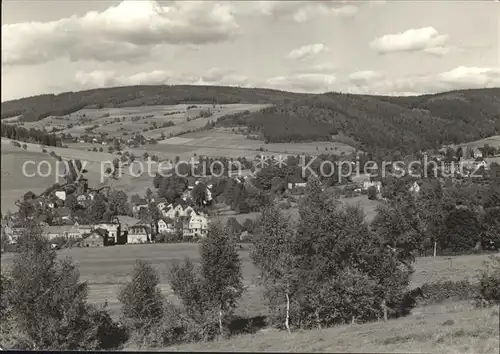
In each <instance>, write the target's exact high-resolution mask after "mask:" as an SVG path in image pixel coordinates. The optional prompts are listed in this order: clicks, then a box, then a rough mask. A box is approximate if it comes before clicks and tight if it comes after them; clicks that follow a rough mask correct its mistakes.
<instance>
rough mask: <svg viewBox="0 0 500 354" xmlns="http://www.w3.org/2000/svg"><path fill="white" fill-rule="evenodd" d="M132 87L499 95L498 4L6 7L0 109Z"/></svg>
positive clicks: (18, 2) (14, 2) (73, 2)
mask: <svg viewBox="0 0 500 354" xmlns="http://www.w3.org/2000/svg"><path fill="white" fill-rule="evenodd" d="M137 84H209V85H238V86H248V87H269V88H277V89H284V90H290V91H296V92H325V91H343V92H352V93H373V94H389V95H394V94H418V93H426V92H437V91H445V90H450V89H458V88H482V87H500V3H498V2H494V1H487V2H480V1H468V2H452V1H441V2H439V1H432V2H424V1H413V2H409V1H408V2H407V1H393V2H391V1H370V2H360V1H315V2H311V1H309V2H299V1H293V2H285V1H277V2H273V1H260V2H257V1H253V2H243V1H222V2H212V1H197V2H190V1H163V2H162V1H148V0H141V1H130V0H129V1H122V2H120V1H105V0H100V1H77V0H70V1H68V0H66V1H60V0H54V1H43V0H37V1H35V0H29V1H22V0H10V1H2V101H5V100H9V99H14V98H20V97H25V96H31V95H36V94H42V93H58V92H64V91H77V90H82V89H88V88H96V87H109V86H121V85H137Z"/></svg>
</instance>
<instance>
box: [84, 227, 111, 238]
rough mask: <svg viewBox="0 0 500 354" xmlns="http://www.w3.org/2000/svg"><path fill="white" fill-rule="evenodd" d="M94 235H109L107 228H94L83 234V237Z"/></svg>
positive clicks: (105, 236) (103, 236)
mask: <svg viewBox="0 0 500 354" xmlns="http://www.w3.org/2000/svg"><path fill="white" fill-rule="evenodd" d="M92 235H99V236H101V237H102V238H103V239H106V238H107V237H108V232H107V231H106V230H104V229H95V230H92V231H91V232H89V233H85V234H83V235H82V238H83V239H86V238H88V237H89V236H92Z"/></svg>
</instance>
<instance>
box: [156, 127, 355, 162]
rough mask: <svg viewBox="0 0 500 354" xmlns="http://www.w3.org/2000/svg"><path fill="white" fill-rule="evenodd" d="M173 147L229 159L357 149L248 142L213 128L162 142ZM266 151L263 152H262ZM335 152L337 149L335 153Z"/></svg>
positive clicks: (335, 144)
mask: <svg viewBox="0 0 500 354" xmlns="http://www.w3.org/2000/svg"><path fill="white" fill-rule="evenodd" d="M159 145H161V146H164V145H167V146H168V147H169V148H172V147H174V146H176V147H177V146H181V147H187V148H193V149H192V150H191V151H190V152H191V153H196V154H197V155H207V156H227V157H238V156H246V157H254V156H256V155H259V154H266V155H270V154H293V155H297V154H310V155H315V154H318V153H321V152H324V151H326V150H325V149H328V151H329V152H331V151H334V152H335V153H337V154H339V155H340V154H341V153H342V152H344V153H349V152H352V151H354V148H353V147H351V146H349V145H346V144H343V143H339V142H314V143H270V144H264V142H262V141H260V140H252V139H247V138H246V137H245V136H244V135H242V134H235V133H232V132H231V131H228V130H227V129H220V128H218V129H212V130H210V131H202V132H195V133H187V134H183V135H182V136H180V137H174V138H170V139H166V140H164V141H161V142H159ZM261 148H262V149H264V151H260V149H261ZM332 149H333V150H332Z"/></svg>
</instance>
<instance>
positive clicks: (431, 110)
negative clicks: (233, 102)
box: [217, 89, 500, 153]
mask: <svg viewBox="0 0 500 354" xmlns="http://www.w3.org/2000/svg"><path fill="white" fill-rule="evenodd" d="M217 124H218V125H220V126H232V125H236V126H238V125H239V126H248V127H249V132H250V133H252V134H260V135H261V136H262V138H263V139H264V140H265V141H267V142H298V141H317V140H330V139H331V138H332V137H331V136H332V135H334V134H339V133H342V134H343V135H344V136H349V137H352V138H353V139H355V140H356V141H357V142H359V143H360V145H361V148H363V149H365V150H374V149H380V150H395V149H397V150H400V151H402V152H405V153H411V152H415V151H420V150H422V149H429V148H439V147H440V146H441V145H443V144H452V143H454V144H458V143H463V142H468V141H474V140H478V139H482V138H485V137H488V136H492V135H496V134H499V133H500V89H485V90H464V91H455V92H448V93H441V94H436V95H425V96H417V97H376V96H368V95H351V94H340V93H326V94H322V95H315V96H309V97H305V98H302V99H299V100H294V101H291V102H288V103H285V104H280V105H276V106H274V107H270V108H267V109H265V110H263V111H261V112H257V113H248V114H246V115H241V114H240V115H238V116H230V117H223V118H221V119H219V120H218V122H217Z"/></svg>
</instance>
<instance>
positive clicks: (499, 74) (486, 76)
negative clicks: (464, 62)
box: [439, 66, 500, 88]
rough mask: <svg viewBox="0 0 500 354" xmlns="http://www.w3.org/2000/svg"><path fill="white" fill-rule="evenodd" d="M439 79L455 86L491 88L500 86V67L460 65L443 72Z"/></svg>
mask: <svg viewBox="0 0 500 354" xmlns="http://www.w3.org/2000/svg"><path fill="white" fill-rule="evenodd" d="M439 80H440V81H441V82H443V83H446V84H448V85H451V86H454V87H462V88H463V87H469V88H490V87H500V67H498V68H477V67H466V66H459V67H457V68H455V69H453V70H450V71H447V72H444V73H441V74H440V75H439Z"/></svg>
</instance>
